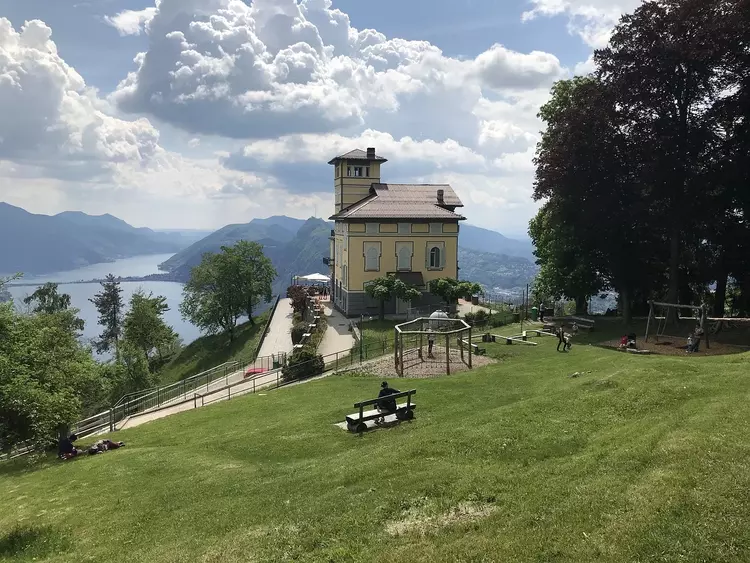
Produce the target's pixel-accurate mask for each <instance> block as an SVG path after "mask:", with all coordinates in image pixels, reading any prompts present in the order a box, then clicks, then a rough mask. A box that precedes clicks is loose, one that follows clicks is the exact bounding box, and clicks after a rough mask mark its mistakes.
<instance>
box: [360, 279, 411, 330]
mask: <svg viewBox="0 0 750 563" xmlns="http://www.w3.org/2000/svg"><path fill="white" fill-rule="evenodd" d="M365 292H366V293H367V295H369V296H370V297H372V298H373V299H377V300H378V301H379V302H380V320H381V321H382V320H384V319H385V304H386V302H388V301H390V300H391V299H393V298H394V297H395V298H397V299H401V300H402V301H412V300H414V299H418V298H419V297H421V295H422V293H421V292H420V291H419V290H418V289H417V288H416V287H414V286H412V285H409V284H407V283H405V282H404V281H403V280H400V279H398V278H397V277H396V276H395V275H393V274H391V275H388V276H385V277H382V278H377V279H374V280H372V281H371V282H369V283H368V284H367V285H366V286H365Z"/></svg>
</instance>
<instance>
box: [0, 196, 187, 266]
mask: <svg viewBox="0 0 750 563" xmlns="http://www.w3.org/2000/svg"><path fill="white" fill-rule="evenodd" d="M0 240H3V241H7V242H6V244H2V245H0V272H6V273H7V272H16V271H21V272H24V273H26V274H42V273H49V272H55V271H62V270H70V269H75V268H78V267H81V266H85V265H87V264H95V263H98V262H109V261H111V260H114V259H117V258H125V257H129V256H137V255H140V254H161V253H168V252H176V251H178V250H180V249H181V248H183V246H184V242H182V240H183V239H182V237H180V236H173V235H168V234H165V233H155V232H153V231H151V230H150V229H137V228H135V227H132V226H130V225H128V224H127V223H125V222H124V221H121V220H120V219H117V218H115V217H112V216H111V215H103V216H90V215H86V214H84V213H80V212H66V213H61V214H59V215H55V216H49V215H38V214H33V213H29V212H27V211H25V210H23V209H21V208H20V207H15V206H12V205H9V204H7V203H2V202H0Z"/></svg>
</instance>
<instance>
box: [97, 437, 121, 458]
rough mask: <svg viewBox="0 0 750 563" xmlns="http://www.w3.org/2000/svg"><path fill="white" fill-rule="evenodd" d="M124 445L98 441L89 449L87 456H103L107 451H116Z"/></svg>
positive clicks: (110, 441)
mask: <svg viewBox="0 0 750 563" xmlns="http://www.w3.org/2000/svg"><path fill="white" fill-rule="evenodd" d="M124 445H125V442H113V441H112V440H99V441H98V442H97V443H96V444H94V445H93V446H91V447H90V448H89V455H96V454H103V453H104V452H106V451H108V450H116V449H117V448H121V447H123V446H124Z"/></svg>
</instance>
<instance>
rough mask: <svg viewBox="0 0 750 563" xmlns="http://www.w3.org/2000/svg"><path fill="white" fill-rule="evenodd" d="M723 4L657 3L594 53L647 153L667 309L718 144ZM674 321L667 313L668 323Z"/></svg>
mask: <svg viewBox="0 0 750 563" xmlns="http://www.w3.org/2000/svg"><path fill="white" fill-rule="evenodd" d="M725 4H726V3H725V2H718V1H717V2H706V1H705V0H656V1H650V2H645V3H644V4H643V5H642V6H641V7H640V8H638V9H637V10H635V12H634V13H633V14H629V15H626V16H624V17H623V18H622V19H621V20H620V23H619V24H618V25H617V27H616V28H615V30H614V33H613V34H612V37H611V39H610V42H609V45H608V46H607V48H605V49H601V50H598V51H596V53H595V56H594V59H595V61H596V63H597V65H598V73H597V74H598V76H599V78H600V79H601V80H602V81H603V82H605V83H606V84H607V86H608V87H609V88H611V90H612V91H613V92H614V94H615V99H616V103H617V105H616V107H617V113H618V114H619V119H620V120H621V121H622V123H623V127H624V128H625V129H626V130H627V133H628V135H629V137H630V139H631V140H632V146H634V147H638V146H640V147H645V148H647V151H644V152H643V153H642V154H641V155H640V156H641V159H640V162H639V163H638V167H637V169H636V171H637V175H638V183H639V185H640V186H643V187H644V189H646V190H647V191H648V196H649V202H650V206H651V209H652V210H653V212H654V220H653V221H652V222H651V228H652V229H657V230H658V232H660V233H662V235H663V240H664V243H665V246H666V249H667V251H668V292H667V297H666V299H667V301H669V302H672V303H676V302H678V299H679V292H680V285H681V284H680V272H681V266H682V264H683V260H684V258H685V252H686V250H687V251H690V249H691V248H693V247H695V246H696V245H698V244H700V241H701V239H702V238H703V237H702V233H700V229H697V228H696V227H697V226H698V225H700V224H701V223H702V216H703V214H704V213H705V212H706V211H707V204H708V201H709V200H708V199H707V197H706V196H707V195H708V193H709V191H708V190H706V189H705V188H706V186H705V183H704V181H703V179H704V178H703V174H704V172H705V170H706V168H707V166H708V163H709V161H710V159H711V155H712V154H713V151H714V148H715V143H716V137H715V123H714V120H713V119H712V118H711V111H712V107H713V105H714V103H715V101H716V100H717V99H718V96H719V92H720V91H721V90H723V89H724V88H725V86H726V85H725V84H724V83H723V81H722V80H721V76H720V73H719V68H720V67H719V65H720V62H721V61H722V59H723V58H724V56H725V52H723V49H722V48H721V47H719V48H717V45H716V38H715V34H716V26H717V23H718V22H719V21H720V19H721V18H722V17H723V16H722V11H723V10H724V9H725V7H726V6H725ZM668 316H669V317H670V318H673V319H675V320H676V317H673V311H672V310H670V314H669V315H668Z"/></svg>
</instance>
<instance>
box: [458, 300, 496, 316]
mask: <svg viewBox="0 0 750 563" xmlns="http://www.w3.org/2000/svg"><path fill="white" fill-rule="evenodd" d="M457 310H458V314H459V315H461V316H463V315H465V314H466V313H476V312H477V311H484V312H485V313H489V312H490V310H489V309H488V308H487V307H483V306H482V305H472V304H471V301H465V300H463V299H459V300H458V308H457Z"/></svg>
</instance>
